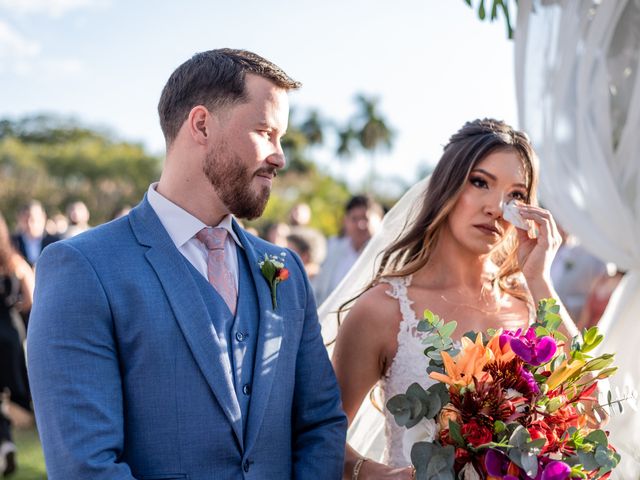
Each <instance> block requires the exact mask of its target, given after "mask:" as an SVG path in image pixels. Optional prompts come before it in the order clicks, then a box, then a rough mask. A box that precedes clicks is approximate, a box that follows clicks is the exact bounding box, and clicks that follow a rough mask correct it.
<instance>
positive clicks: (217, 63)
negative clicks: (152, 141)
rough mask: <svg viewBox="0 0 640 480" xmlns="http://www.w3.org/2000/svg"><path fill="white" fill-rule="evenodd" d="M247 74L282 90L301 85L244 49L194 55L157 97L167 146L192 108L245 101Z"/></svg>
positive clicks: (214, 106)
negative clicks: (259, 77)
mask: <svg viewBox="0 0 640 480" xmlns="http://www.w3.org/2000/svg"><path fill="white" fill-rule="evenodd" d="M247 73H252V74H255V75H260V76H261V77H264V78H266V79H267V80H270V81H272V82H273V83H274V84H276V85H277V86H278V87H280V88H283V89H285V90H292V89H296V88H299V87H300V86H301V83H300V82H297V81H295V80H293V79H292V78H291V77H289V76H288V75H287V74H286V73H285V72H284V71H283V70H282V69H281V68H280V67H278V66H277V65H275V64H273V63H271V62H270V61H269V60H266V59H264V58H262V57H261V56H259V55H256V54H255V53H253V52H249V51H247V50H234V49H230V48H221V49H218V50H209V51H207V52H201V53H196V54H195V55H194V56H193V57H191V58H190V59H189V60H187V61H186V62H184V63H183V64H182V65H180V66H179V67H178V68H177V69H176V70H175V71H174V72H173V73H172V74H171V76H170V77H169V80H168V81H167V84H166V85H165V86H164V88H163V89H162V94H161V95H160V102H159V103H158V114H159V115H160V127H161V128H162V133H163V134H164V138H165V141H166V143H167V146H169V145H170V144H171V143H172V142H173V140H174V139H175V138H176V136H177V135H178V131H179V130H180V127H181V126H182V124H183V123H184V121H185V120H186V119H187V117H188V115H189V112H190V111H191V109H192V108H193V107H195V106H198V105H203V106H205V107H206V108H207V109H208V110H209V111H215V110H216V109H220V108H223V107H227V106H229V105H233V104H236V103H242V102H244V101H246V100H247V94H246V91H245V76H246V74H247Z"/></svg>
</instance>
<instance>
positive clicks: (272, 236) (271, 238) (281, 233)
mask: <svg viewBox="0 0 640 480" xmlns="http://www.w3.org/2000/svg"><path fill="white" fill-rule="evenodd" d="M290 233H291V227H289V225H288V224H286V223H284V222H275V223H272V224H271V225H269V226H268V227H267V230H266V233H265V236H264V238H265V239H266V240H267V242H271V243H273V244H274V245H278V246H280V247H286V246H287V235H289V234H290Z"/></svg>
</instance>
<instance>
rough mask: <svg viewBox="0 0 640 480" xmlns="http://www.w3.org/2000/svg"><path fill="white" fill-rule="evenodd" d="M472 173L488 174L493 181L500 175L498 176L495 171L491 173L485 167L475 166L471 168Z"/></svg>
mask: <svg viewBox="0 0 640 480" xmlns="http://www.w3.org/2000/svg"><path fill="white" fill-rule="evenodd" d="M471 173H482V174H483V175H486V176H487V177H489V178H490V179H491V180H493V181H496V180H497V179H498V177H496V176H495V175H494V174H493V173H489V172H487V171H486V170H484V169H483V168H474V169H473V170H471Z"/></svg>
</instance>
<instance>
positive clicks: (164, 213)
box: [147, 182, 242, 249]
mask: <svg viewBox="0 0 640 480" xmlns="http://www.w3.org/2000/svg"><path fill="white" fill-rule="evenodd" d="M157 185H158V183H157V182H156V183H152V184H151V185H149V190H148V191H147V200H148V201H149V205H151V208H152V209H153V211H154V212H156V215H157V216H158V218H159V219H160V223H162V226H163V227H164V228H165V230H166V231H167V233H168V234H169V237H171V240H172V241H173V243H174V244H175V246H176V248H178V249H180V247H182V246H183V245H184V244H185V243H187V242H188V241H189V240H191V239H192V238H193V237H195V235H196V234H197V233H198V232H199V231H200V230H202V229H203V228H205V227H207V226H214V227H220V228H224V229H225V230H226V231H227V232H228V233H229V235H230V236H231V238H232V239H233V240H234V241H235V243H236V245H237V246H239V247H241V248H242V243H241V242H240V239H239V238H238V236H237V235H236V232H234V230H233V217H232V216H231V215H226V216H225V217H224V218H223V219H222V221H221V222H220V223H219V224H218V225H205V224H204V223H202V221H200V220H198V219H197V218H196V217H194V216H193V215H191V214H190V213H189V212H187V211H186V210H184V209H183V208H181V207H179V206H178V205H176V204H175V203H173V202H172V201H171V200H169V199H168V198H166V197H164V196H162V195H161V194H160V193H158V191H157V190H156V187H157Z"/></svg>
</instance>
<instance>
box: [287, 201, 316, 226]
mask: <svg viewBox="0 0 640 480" xmlns="http://www.w3.org/2000/svg"><path fill="white" fill-rule="evenodd" d="M310 222H311V207H310V206H309V204H308V203H296V204H295V205H294V206H293V207H291V211H290V212H289V225H291V226H294V227H298V226H299V227H306V226H308V225H309V223H310Z"/></svg>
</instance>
